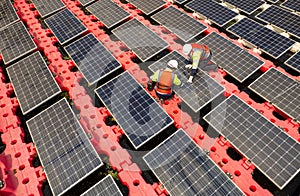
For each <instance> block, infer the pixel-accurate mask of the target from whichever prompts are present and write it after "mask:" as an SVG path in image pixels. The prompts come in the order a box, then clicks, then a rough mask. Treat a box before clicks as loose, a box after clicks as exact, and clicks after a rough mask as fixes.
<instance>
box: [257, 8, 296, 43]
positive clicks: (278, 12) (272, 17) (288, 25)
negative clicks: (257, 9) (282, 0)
mask: <svg viewBox="0 0 300 196" xmlns="http://www.w3.org/2000/svg"><path fill="white" fill-rule="evenodd" d="M256 17H257V18H258V19H261V20H263V21H265V22H267V23H271V24H272V25H274V26H276V27H278V28H281V29H283V30H285V31H287V32H288V33H290V34H292V35H294V36H296V37H298V38H300V31H299V27H300V16H299V15H296V14H294V13H291V12H289V11H286V10H284V9H282V8H280V7H278V6H275V5H273V6H270V7H269V8H267V9H266V10H264V11H263V12H261V13H259V14H258V15H257V16H256Z"/></svg>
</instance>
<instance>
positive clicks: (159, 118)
mask: <svg viewBox="0 0 300 196" xmlns="http://www.w3.org/2000/svg"><path fill="white" fill-rule="evenodd" d="M121 77H127V80H126V81H123V82H122V81H121V83H120V85H123V86H122V87H123V89H122V88H121V87H120V88H121V89H120V88H119V89H118V90H125V88H124V85H135V86H133V87H135V88H136V89H138V90H140V92H141V91H142V92H143V93H144V95H146V96H147V98H148V99H147V101H148V100H151V102H152V103H151V108H150V109H151V111H150V112H151V117H152V119H150V120H151V121H150V122H152V121H154V120H153V119H155V120H156V122H158V123H160V124H162V126H163V127H160V129H159V130H158V131H157V130H156V132H154V131H153V130H151V129H150V128H149V127H150V126H149V123H148V124H146V125H145V126H147V127H148V126H149V127H148V130H147V131H148V132H146V131H144V132H142V133H141V134H145V135H147V134H148V135H150V134H151V136H150V137H147V138H146V139H145V138H143V137H145V136H144V135H140V134H138V133H135V132H136V131H137V130H141V131H142V129H143V127H141V126H139V125H138V124H142V123H144V122H143V121H146V120H148V121H149V119H147V118H150V116H149V115H147V114H148V113H149V112H148V113H146V112H147V111H145V109H143V111H141V113H146V114H144V115H139V122H137V121H138V120H136V118H137V117H136V116H135V117H136V118H135V117H133V115H132V114H131V113H130V115H128V116H126V117H127V118H126V120H125V119H120V117H122V118H124V112H127V111H124V110H128V108H125V107H124V105H126V100H125V99H128V97H125V95H123V94H121V95H119V96H117V95H115V98H116V99H114V101H115V102H117V101H118V102H117V103H114V107H115V108H113V109H115V110H117V111H118V112H123V115H119V116H118V113H116V112H114V111H113V109H112V108H111V107H110V105H111V103H108V102H111V99H112V98H111V97H109V100H107V102H106V101H105V99H107V98H108V97H107V94H108V93H107V92H106V93H104V92H98V91H100V90H101V88H104V87H105V86H109V89H112V88H113V87H114V86H115V84H114V83H113V82H114V80H118V79H119V78H121ZM121 80H123V79H122V78H121ZM129 80H131V81H130V82H128V81H129ZM126 82H127V84H126ZM99 89H100V90H99ZM107 89H108V88H107ZM94 92H95V93H96V95H97V96H98V97H99V99H100V100H101V101H102V102H103V103H104V105H105V106H106V108H107V109H108V111H109V112H110V113H111V114H112V116H113V117H114V119H115V121H116V122H117V123H118V125H119V126H120V127H121V128H122V130H124V133H125V135H126V136H127V138H128V139H129V141H130V143H131V144H132V145H133V147H134V148H135V149H138V148H139V147H141V146H142V145H144V144H145V143H147V142H148V141H149V140H151V139H152V138H154V137H155V136H156V135H157V134H159V133H161V132H162V131H163V130H165V129H166V128H167V127H169V126H170V125H171V124H173V123H174V120H173V119H172V118H171V117H170V116H169V115H168V114H167V113H166V112H165V111H164V110H163V108H161V106H160V105H159V104H158V103H157V101H156V100H155V99H154V98H153V97H152V96H151V95H149V94H148V92H147V91H145V90H144V87H143V86H142V85H141V84H140V83H138V82H137V81H136V80H135V78H134V77H133V76H132V75H131V74H130V73H129V72H128V71H125V72H123V73H122V74H120V75H119V76H118V77H115V78H113V79H111V80H110V81H108V82H107V83H105V84H103V85H101V86H100V87H98V88H97V89H95V90H94ZM115 92H116V91H115ZM118 92H119V91H118ZM123 93H124V92H123ZM100 95H101V96H100ZM121 96H123V97H121ZM103 97H104V98H103ZM121 98H122V101H120V100H119V99H121ZM134 100H136V99H134ZM119 102H120V103H119ZM144 103H145V102H143V103H136V102H134V101H132V102H129V101H128V105H129V106H130V104H132V105H135V104H137V105H135V108H136V109H137V108H140V107H143V108H145V107H147V106H149V104H148V103H147V102H146V104H144ZM119 106H120V107H119ZM132 107H133V106H132ZM154 107H156V108H155V109H156V110H154V109H153V108H154ZM150 109H149V110H150ZM158 109H160V110H161V113H160V114H159V115H158V113H154V112H158V111H157V110H158ZM129 112H130V111H129ZM129 116H132V118H129ZM142 117H144V118H145V119H144V118H142ZM164 117H165V118H164ZM163 120H165V121H167V122H163ZM122 121H124V122H126V125H125V124H122ZM140 121H141V122H140ZM144 124H145V123H144ZM144 124H143V125H144ZM155 126H156V127H155V128H157V127H158V124H157V125H155ZM127 128H128V129H127ZM129 129H131V130H129ZM149 129H150V130H151V131H152V132H153V133H150V131H149ZM152 129H154V128H153V127H152ZM129 132H130V133H129ZM132 133H135V134H132ZM146 133H147V134H146ZM131 135H133V136H132V137H131ZM148 135H147V136H148ZM137 140H138V141H137ZM142 140H143V141H142ZM136 141H137V143H135V142H136Z"/></svg>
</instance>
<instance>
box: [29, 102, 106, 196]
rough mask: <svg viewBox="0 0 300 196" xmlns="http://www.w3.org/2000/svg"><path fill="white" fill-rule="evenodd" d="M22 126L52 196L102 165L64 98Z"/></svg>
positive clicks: (62, 191) (67, 188) (68, 187)
mask: <svg viewBox="0 0 300 196" xmlns="http://www.w3.org/2000/svg"><path fill="white" fill-rule="evenodd" d="M26 123H27V126H28V129H29V132H30V135H31V137H32V140H33V142H34V144H35V147H36V150H37V153H38V155H39V158H40V160H41V163H42V166H43V169H44V171H45V173H46V176H47V179H48V182H49V185H50V188H51V190H52V193H53V195H62V194H63V193H65V192H66V191H67V190H69V189H70V188H71V187H73V186H74V185H76V184H77V183H78V182H79V181H81V180H82V179H83V178H85V177H86V176H88V175H89V174H90V173H92V172H93V171H95V170H96V169H98V168H99V167H100V166H101V165H103V163H102V161H101V159H100V157H99V155H98V154H97V152H96V151H95V149H94V147H93V146H92V144H91V142H90V141H89V139H88V137H87V135H86V133H85V132H84V130H83V128H82V127H81V125H80V124H79V121H78V120H77V118H76V116H75V114H74V113H73V111H72V109H71V107H70V106H69V104H68V102H67V101H66V99H65V98H64V99H62V100H60V101H59V102H57V103H55V104H54V105H52V106H51V107H49V108H47V109H46V110H44V111H43V112H41V113H39V114H38V115H36V116H35V117H33V118H32V119H30V120H29V121H27V122H26Z"/></svg>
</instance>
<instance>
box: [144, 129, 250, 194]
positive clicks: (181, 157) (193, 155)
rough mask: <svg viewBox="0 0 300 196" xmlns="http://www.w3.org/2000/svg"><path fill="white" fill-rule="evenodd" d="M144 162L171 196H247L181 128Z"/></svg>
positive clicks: (146, 157)
mask: <svg viewBox="0 0 300 196" xmlns="http://www.w3.org/2000/svg"><path fill="white" fill-rule="evenodd" d="M143 159H144V160H145V162H146V163H147V164H148V166H149V168H150V169H151V170H152V171H153V172H154V174H155V175H156V176H157V177H158V179H159V180H160V181H161V183H163V185H164V187H166V189H167V191H168V193H170V195H173V196H177V195H186V196H192V195H193V196H194V195H222V196H223V195H224V196H225V195H228V196H229V195H231V196H241V195H244V193H243V192H242V191H241V190H240V189H239V188H238V187H237V186H236V185H235V184H234V183H233V182H232V181H231V180H230V179H229V178H228V177H227V176H226V175H225V173H223V171H222V170H221V169H220V168H219V167H218V166H217V165H216V164H215V163H214V162H213V161H212V160H211V159H210V158H209V156H208V155H207V154H206V153H205V152H204V151H203V150H202V149H201V148H200V147H199V146H198V145H197V144H196V143H195V142H194V141H193V140H192V139H191V138H190V137H189V136H188V135H187V134H186V133H185V132H184V131H183V130H182V129H179V130H178V131H177V132H175V133H174V134H173V135H171V136H170V137H169V138H168V139H166V140H165V141H164V142H163V143H161V144H160V145H159V146H157V147H156V148H155V149H153V150H151V151H150V152H148V153H147V154H146V155H145V156H144V157H143Z"/></svg>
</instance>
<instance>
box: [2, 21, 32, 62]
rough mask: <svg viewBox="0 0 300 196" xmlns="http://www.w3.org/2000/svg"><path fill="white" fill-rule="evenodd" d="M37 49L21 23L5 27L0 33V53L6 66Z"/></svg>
mask: <svg viewBox="0 0 300 196" xmlns="http://www.w3.org/2000/svg"><path fill="white" fill-rule="evenodd" d="M36 48H37V47H36V45H35V43H34V42H33V40H32V38H31V36H30V34H29V33H28V31H27V30H26V28H25V26H24V24H23V23H22V22H17V23H15V24H13V25H10V26H7V27H6V28H5V29H2V30H1V31H0V53H1V54H2V57H3V61H4V64H8V63H10V62H12V61H14V60H16V59H18V58H20V57H22V56H24V55H26V54H28V53H30V52H32V51H33V50H35V49H36Z"/></svg>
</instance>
